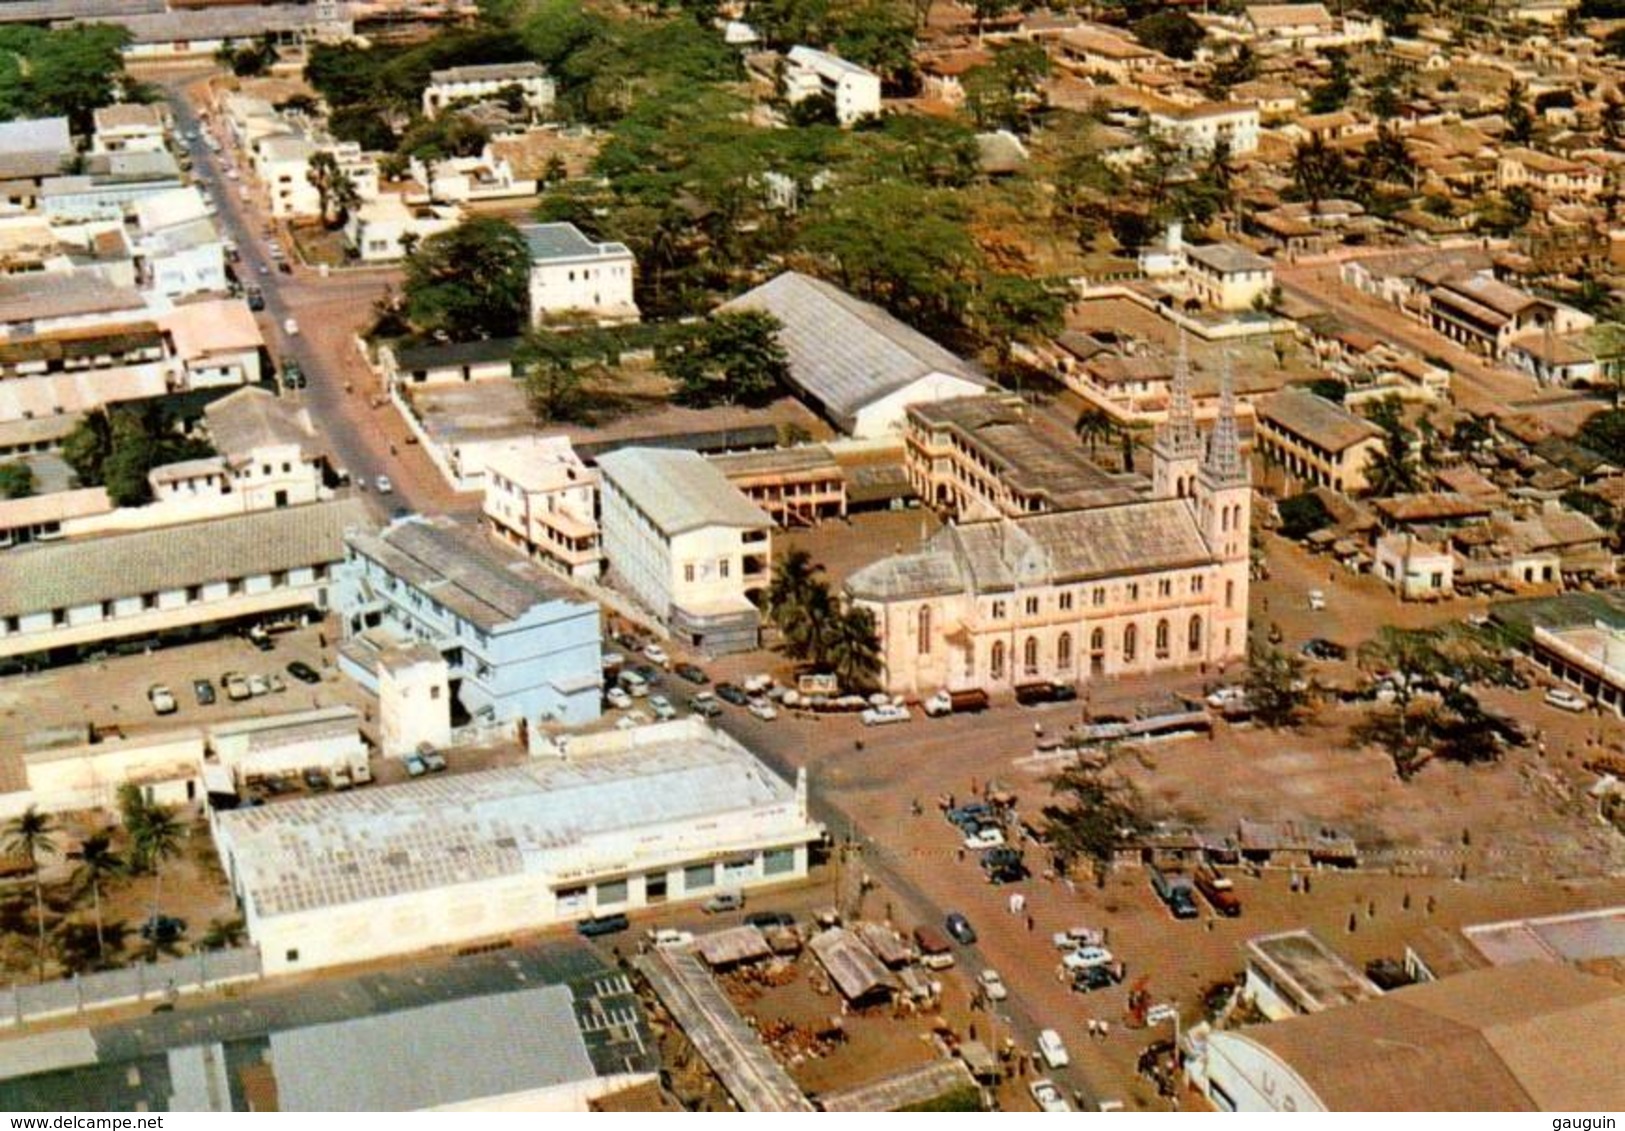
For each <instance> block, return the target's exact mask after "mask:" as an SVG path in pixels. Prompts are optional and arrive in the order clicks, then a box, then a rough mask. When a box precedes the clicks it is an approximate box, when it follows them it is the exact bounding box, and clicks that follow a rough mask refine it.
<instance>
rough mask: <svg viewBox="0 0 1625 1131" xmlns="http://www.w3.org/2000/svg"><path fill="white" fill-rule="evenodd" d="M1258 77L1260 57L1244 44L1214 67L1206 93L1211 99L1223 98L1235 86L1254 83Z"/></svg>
mask: <svg viewBox="0 0 1625 1131" xmlns="http://www.w3.org/2000/svg"><path fill="white" fill-rule="evenodd" d="M1257 77H1258V56H1257V55H1255V54H1254V53H1253V49H1252V48H1251V47H1250V46H1248V45H1247V44H1245V43H1243V44H1241V45H1240V46H1239V47H1237V48H1236V49H1235V50H1234V51H1232V52H1231V53H1230V54H1228V55H1226V56H1225V57H1224V58H1223V59H1220V60H1219V61H1218V62H1217V63H1215V64H1214V65H1213V74H1212V76H1211V77H1210V78H1209V79H1208V84H1207V88H1206V93H1207V95H1208V97H1209V98H1223V97H1224V96H1225V95H1226V93H1228V92H1229V90H1230V88H1231V87H1233V86H1239V85H1241V84H1242V83H1244V82H1252V81H1253V80H1254V79H1256V78H1257Z"/></svg>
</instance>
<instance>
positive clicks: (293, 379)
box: [282, 361, 310, 389]
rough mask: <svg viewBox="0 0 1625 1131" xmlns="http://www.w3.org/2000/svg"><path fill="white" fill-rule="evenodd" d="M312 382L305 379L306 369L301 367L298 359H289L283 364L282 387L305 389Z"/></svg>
mask: <svg viewBox="0 0 1625 1131" xmlns="http://www.w3.org/2000/svg"><path fill="white" fill-rule="evenodd" d="M309 383H310V382H308V381H306V380H305V371H304V370H303V369H300V368H299V363H298V362H297V361H289V362H286V363H284V364H283V366H282V387H283V388H284V389H303V388H305V386H307V385H308V384H309Z"/></svg>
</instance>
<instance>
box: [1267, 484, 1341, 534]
mask: <svg viewBox="0 0 1625 1131" xmlns="http://www.w3.org/2000/svg"><path fill="white" fill-rule="evenodd" d="M1276 509H1277V510H1278V511H1280V514H1281V537H1283V538H1291V539H1292V540H1293V541H1297V540H1299V539H1303V538H1307V537H1309V535H1311V534H1313V533H1314V532H1315V531H1317V530H1321V529H1324V528H1325V527H1327V526H1330V525H1331V524H1332V521H1333V519H1332V515H1331V512H1330V511H1328V510H1327V509H1326V504H1325V503H1323V502H1321V501H1320V498H1319V496H1316V495H1311V494H1307V493H1305V494H1302V495H1293V496H1291V497H1289V498H1285V499H1282V500H1281V502H1280V503H1279V504H1278V505H1277V507H1276Z"/></svg>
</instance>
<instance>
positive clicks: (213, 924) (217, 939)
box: [197, 919, 248, 950]
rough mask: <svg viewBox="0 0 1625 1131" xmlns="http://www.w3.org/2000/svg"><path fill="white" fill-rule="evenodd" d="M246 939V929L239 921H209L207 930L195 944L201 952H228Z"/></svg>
mask: <svg viewBox="0 0 1625 1131" xmlns="http://www.w3.org/2000/svg"><path fill="white" fill-rule="evenodd" d="M247 938H248V927H247V925H246V924H245V923H244V922H243V921H242V920H241V919H210V920H209V929H208V930H206V931H204V932H203V937H202V938H200V939H199V940H198V943H197V944H198V947H199V948H200V949H202V950H230V949H231V948H232V947H234V946H241V945H242V944H243V942H244V940H246V939H247Z"/></svg>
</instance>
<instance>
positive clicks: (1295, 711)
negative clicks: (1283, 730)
mask: <svg viewBox="0 0 1625 1131" xmlns="http://www.w3.org/2000/svg"><path fill="white" fill-rule="evenodd" d="M1242 686H1244V687H1245V688H1246V689H1247V702H1248V705H1249V706H1251V708H1252V712H1253V717H1254V718H1255V719H1257V720H1258V721H1259V722H1261V723H1263V724H1264V725H1265V726H1267V727H1292V726H1296V725H1297V724H1298V722H1299V721H1300V720H1301V719H1302V718H1303V713H1304V710H1305V709H1306V708H1307V707H1308V704H1309V684H1308V681H1307V680H1306V679H1305V678H1304V674H1303V661H1302V660H1301V659H1299V658H1298V657H1297V656H1294V655H1292V654H1291V653H1290V652H1286V651H1283V650H1282V649H1280V648H1277V647H1276V646H1275V645H1273V644H1268V643H1264V642H1261V641H1256V640H1255V641H1253V642H1252V643H1251V644H1250V645H1249V646H1248V649H1247V676H1246V679H1245V680H1243V682H1242Z"/></svg>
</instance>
